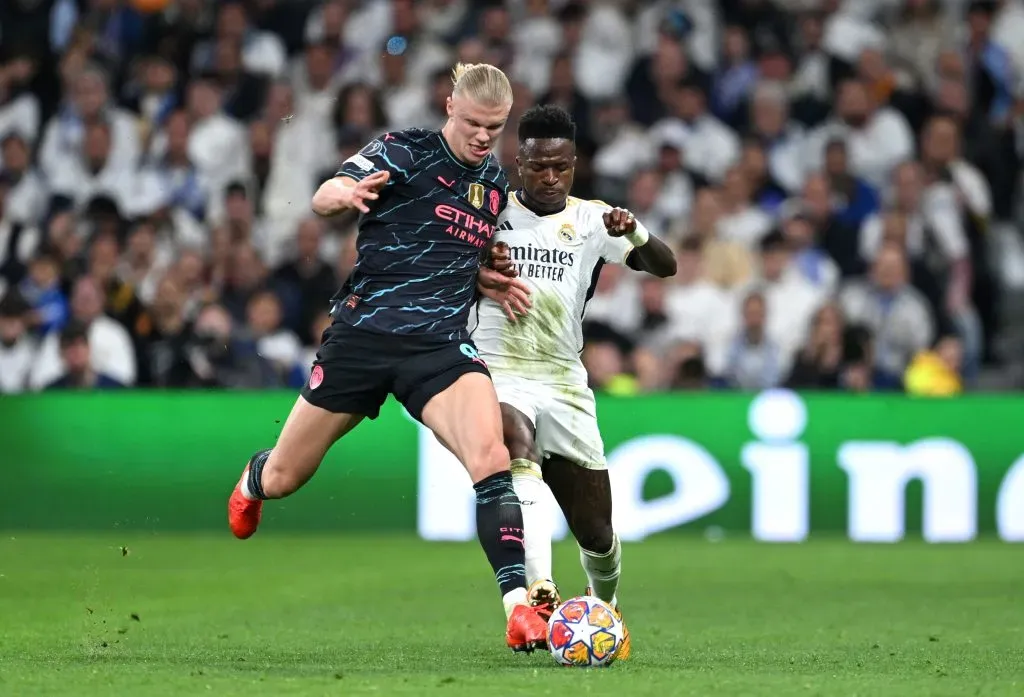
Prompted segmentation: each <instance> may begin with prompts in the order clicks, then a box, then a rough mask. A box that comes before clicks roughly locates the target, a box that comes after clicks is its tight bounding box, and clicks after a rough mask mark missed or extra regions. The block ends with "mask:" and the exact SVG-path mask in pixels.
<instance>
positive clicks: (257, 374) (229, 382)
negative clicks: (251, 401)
mask: <svg viewBox="0 0 1024 697" xmlns="http://www.w3.org/2000/svg"><path fill="white" fill-rule="evenodd" d="M184 353H185V357H186V360H187V363H188V366H187V367H188V370H187V372H183V373H182V374H181V376H180V377H181V378H182V384H181V386H183V387H229V388H241V389H256V388H261V387H264V388H265V387H274V386H276V385H280V384H281V380H280V378H279V377H278V376H277V375H275V373H274V367H273V365H272V364H271V363H270V362H269V361H267V360H266V359H264V358H262V357H261V356H260V355H259V353H258V352H257V348H256V344H255V342H253V341H252V340H251V339H250V338H248V337H247V336H245V334H244V333H242V332H240V331H238V329H237V328H236V325H235V322H234V320H233V319H232V318H231V315H230V314H228V312H227V310H226V309H224V308H223V307H222V306H220V305H216V304H214V305H207V306H206V307H204V308H203V309H202V310H200V311H199V314H198V316H197V317H196V322H195V327H194V331H193V335H192V337H191V340H190V341H189V342H188V344H187V345H186V346H185V349H184Z"/></svg>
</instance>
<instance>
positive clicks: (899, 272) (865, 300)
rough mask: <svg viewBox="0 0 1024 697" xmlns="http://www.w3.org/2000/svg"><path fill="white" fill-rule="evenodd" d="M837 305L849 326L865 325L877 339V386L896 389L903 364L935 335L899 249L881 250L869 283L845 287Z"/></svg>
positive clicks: (901, 251)
mask: <svg viewBox="0 0 1024 697" xmlns="http://www.w3.org/2000/svg"><path fill="white" fill-rule="evenodd" d="M840 300H841V303H842V307H843V312H844V313H845V314H846V316H847V317H848V318H849V320H850V321H851V322H854V323H858V324H863V325H865V326H866V327H868V328H869V329H870V330H871V331H872V333H873V334H874V336H875V337H876V341H875V363H874V368H875V371H876V376H875V381H876V384H877V385H878V386H879V387H885V388H894V387H898V386H899V385H900V383H901V378H902V375H903V371H904V370H905V369H906V367H907V363H908V362H909V361H910V359H911V358H912V357H913V356H914V355H915V354H916V353H917V352H918V351H921V350H923V349H924V348H926V347H927V346H928V345H929V344H930V343H931V341H932V336H933V334H934V332H935V329H934V323H933V321H932V318H931V316H930V314H929V312H928V304H927V302H926V301H925V299H924V297H923V296H922V295H921V294H920V293H919V292H918V291H917V290H915V289H914V288H913V287H912V286H911V285H910V283H909V269H908V264H907V257H906V253H905V252H904V251H903V249H902V248H900V247H899V246H897V245H895V244H891V243H887V244H885V245H883V246H882V248H881V249H880V250H879V252H878V255H877V257H876V258H875V261H874V264H873V265H872V268H871V275H870V277H869V278H867V279H864V280H858V281H852V282H850V283H849V284H847V286H846V287H845V288H843V290H842V293H841V294H840Z"/></svg>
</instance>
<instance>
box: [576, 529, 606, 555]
mask: <svg viewBox="0 0 1024 697" xmlns="http://www.w3.org/2000/svg"><path fill="white" fill-rule="evenodd" d="M576 541H577V542H578V543H579V545H580V547H582V548H583V549H585V550H587V551H588V552H593V553H594V554H605V553H607V552H610V551H611V549H612V545H614V544H615V531H614V530H613V529H612V524H611V521H586V522H585V523H584V525H582V526H580V527H579V529H578V530H577V536H576Z"/></svg>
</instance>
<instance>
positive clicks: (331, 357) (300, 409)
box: [263, 325, 390, 489]
mask: <svg viewBox="0 0 1024 697" xmlns="http://www.w3.org/2000/svg"><path fill="white" fill-rule="evenodd" d="M379 340H380V339H379V338H378V337H376V336H375V335H371V334H369V333H367V332H357V331H353V330H352V329H351V328H350V327H346V326H344V325H334V326H332V327H331V328H330V329H328V330H327V331H326V332H324V337H323V343H321V345H320V350H319V351H317V357H316V360H315V361H314V363H313V369H312V371H311V373H310V376H309V380H308V381H307V382H306V384H305V385H304V386H303V387H302V391H301V394H300V397H299V399H298V400H297V401H296V403H295V406H294V407H292V411H291V413H290V414H289V415H288V419H287V421H285V424H284V428H283V429H282V430H281V436H280V437H279V438H278V440H277V443H276V444H275V445H274V449H273V451H272V452H271V454H270V457H269V458H268V459H267V464H266V466H265V467H264V470H263V472H264V477H265V478H266V477H268V476H269V477H271V478H275V477H277V478H280V479H281V480H282V482H281V483H282V485H283V488H285V489H292V488H297V487H298V486H301V484H302V483H304V482H305V481H306V480H307V479H309V477H311V476H312V475H313V473H314V472H316V469H317V468H318V467H319V466H320V462H321V461H322V460H323V458H324V456H325V455H326V454H327V451H328V450H330V448H331V446H332V445H334V443H335V442H336V441H337V440H338V439H339V438H341V437H342V436H344V435H345V434H346V433H348V432H349V431H351V430H352V429H353V428H355V427H356V426H357V425H358V424H359V422H360V421H362V420H363V419H364V418H370V419H374V418H376V417H377V415H378V414H379V413H380V407H381V405H382V404H383V403H384V400H385V399H387V394H388V393H387V385H388V380H389V370H390V366H389V365H388V363H387V360H386V355H385V352H383V351H381V350H379V348H378V347H377V345H376V343H377V342H378V341H379Z"/></svg>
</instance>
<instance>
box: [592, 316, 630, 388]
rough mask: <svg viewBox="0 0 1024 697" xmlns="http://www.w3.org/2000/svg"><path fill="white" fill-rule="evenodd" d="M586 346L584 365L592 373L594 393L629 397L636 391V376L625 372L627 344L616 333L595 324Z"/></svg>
mask: <svg viewBox="0 0 1024 697" xmlns="http://www.w3.org/2000/svg"><path fill="white" fill-rule="evenodd" d="M585 334H587V335H588V339H587V343H586V346H585V347H584V349H583V355H582V359H583V365H584V366H585V367H586V369H587V374H588V375H589V376H590V387H591V389H593V390H594V391H595V392H602V393H605V394H611V395H617V396H620V397H622V396H628V395H633V394H636V392H637V389H638V385H637V382H636V379H635V378H633V376H631V375H629V374H628V373H627V372H626V353H627V351H626V347H625V345H624V342H623V340H622V338H621V337H617V336H615V334H614V332H609V331H605V330H597V331H595V328H594V327H593V326H592V327H591V329H590V330H589V331H587V332H585Z"/></svg>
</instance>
